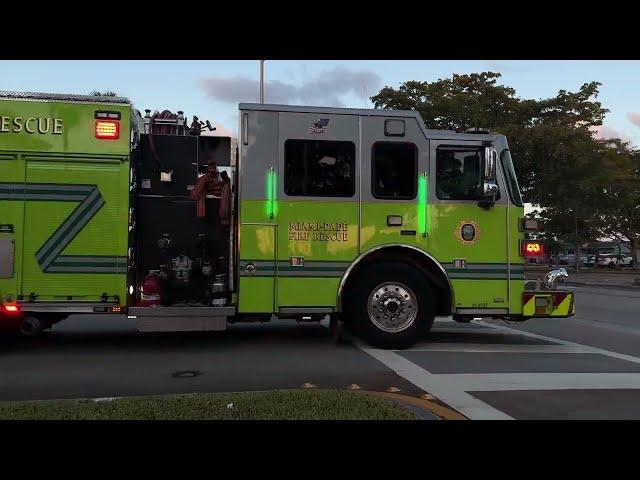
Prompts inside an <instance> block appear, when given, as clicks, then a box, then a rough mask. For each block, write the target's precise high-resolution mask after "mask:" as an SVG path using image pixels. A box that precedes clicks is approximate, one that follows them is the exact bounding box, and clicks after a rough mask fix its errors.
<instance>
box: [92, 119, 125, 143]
mask: <svg viewBox="0 0 640 480" xmlns="http://www.w3.org/2000/svg"><path fill="white" fill-rule="evenodd" d="M96 138H99V139H103V140H117V139H118V138H120V122H119V121H118V120H96Z"/></svg>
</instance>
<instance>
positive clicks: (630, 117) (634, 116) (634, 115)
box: [627, 112, 640, 127]
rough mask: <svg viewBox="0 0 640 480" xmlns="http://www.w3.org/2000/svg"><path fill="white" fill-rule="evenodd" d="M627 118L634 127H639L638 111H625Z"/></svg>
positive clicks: (639, 114)
mask: <svg viewBox="0 0 640 480" xmlns="http://www.w3.org/2000/svg"><path fill="white" fill-rule="evenodd" d="M627 120H629V121H630V122H631V123H633V124H634V125H635V126H636V127H640V113H635V112H629V113H627Z"/></svg>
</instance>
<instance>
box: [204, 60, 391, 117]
mask: <svg viewBox="0 0 640 480" xmlns="http://www.w3.org/2000/svg"><path fill="white" fill-rule="evenodd" d="M200 85H201V86H202V88H203V89H204V91H205V93H206V94H207V95H208V96H209V97H211V98H214V99H215V100H219V101H221V102H225V103H240V102H257V101H258V100H259V92H260V82H259V81H258V80H257V79H250V78H246V77H210V78H204V79H202V80H201V82H200ZM381 85H382V79H381V78H380V76H379V75H378V74H377V73H375V72H372V71H368V70H360V71H354V70H349V69H348V68H345V67H342V66H340V67H336V68H333V69H331V70H325V71H323V72H321V73H320V74H318V75H316V76H314V77H311V78H308V79H306V80H305V81H303V82H302V83H301V84H299V85H295V84H293V83H286V82H281V81H280V80H271V81H266V82H265V85H264V90H265V102H267V103H283V104H294V103H302V104H312V105H314V104H315V105H322V106H331V107H344V106H345V104H344V103H343V101H342V100H341V97H343V96H344V95H349V94H352V95H354V96H356V97H358V98H360V99H368V98H369V97H370V96H371V95H373V94H375V93H377V91H378V89H379V88H380V86H381Z"/></svg>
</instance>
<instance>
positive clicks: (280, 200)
mask: <svg viewBox="0 0 640 480" xmlns="http://www.w3.org/2000/svg"><path fill="white" fill-rule="evenodd" d="M278 146H279V160H278V171H277V186H278V194H277V214H276V217H277V221H278V232H277V258H276V260H277V281H276V306H277V311H278V313H279V314H281V315H282V314H287V313H290V314H292V315H295V313H296V311H305V312H309V311H314V310H313V309H311V307H315V308H316V309H317V310H315V311H317V312H318V313H328V312H330V311H331V310H332V309H333V308H335V305H336V295H337V291H338V286H339V283H340V279H341V278H342V275H343V274H344V272H345V271H346V269H347V268H348V266H349V265H350V264H351V262H352V261H353V260H354V259H355V258H356V257H357V254H358V227H359V222H358V169H357V164H358V159H359V155H360V152H359V145H358V117H357V116H355V115H344V114H333V113H331V114H327V113H302V112H280V113H279V142H278Z"/></svg>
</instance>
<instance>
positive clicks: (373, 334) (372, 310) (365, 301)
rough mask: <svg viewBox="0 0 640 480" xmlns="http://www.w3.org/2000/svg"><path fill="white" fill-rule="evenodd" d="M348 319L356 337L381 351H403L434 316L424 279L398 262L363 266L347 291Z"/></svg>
mask: <svg viewBox="0 0 640 480" xmlns="http://www.w3.org/2000/svg"><path fill="white" fill-rule="evenodd" d="M350 297H351V298H350V299H349V300H348V302H347V305H348V312H347V315H348V317H349V318H348V320H349V321H350V323H351V324H352V325H353V327H354V330H355V333H356V335H358V336H360V337H361V338H363V339H364V340H365V341H367V342H368V343H370V344H372V345H374V346H376V347H381V348H407V347H410V346H411V345H413V344H414V343H416V342H417V341H418V340H420V338H422V337H423V336H424V335H426V333H427V332H428V331H429V330H430V328H431V326H432V325H433V320H434V316H435V308H434V296H433V291H432V289H431V286H430V285H429V281H428V279H427V278H426V277H425V276H424V275H423V274H422V273H421V272H420V271H419V270H417V269H416V268H414V267H411V266H410V265H408V264H405V263H401V262H381V263H376V264H373V265H371V266H368V267H365V269H364V270H363V271H361V272H360V273H359V275H358V277H357V278H356V279H355V282H354V284H353V288H352V289H350Z"/></svg>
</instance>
